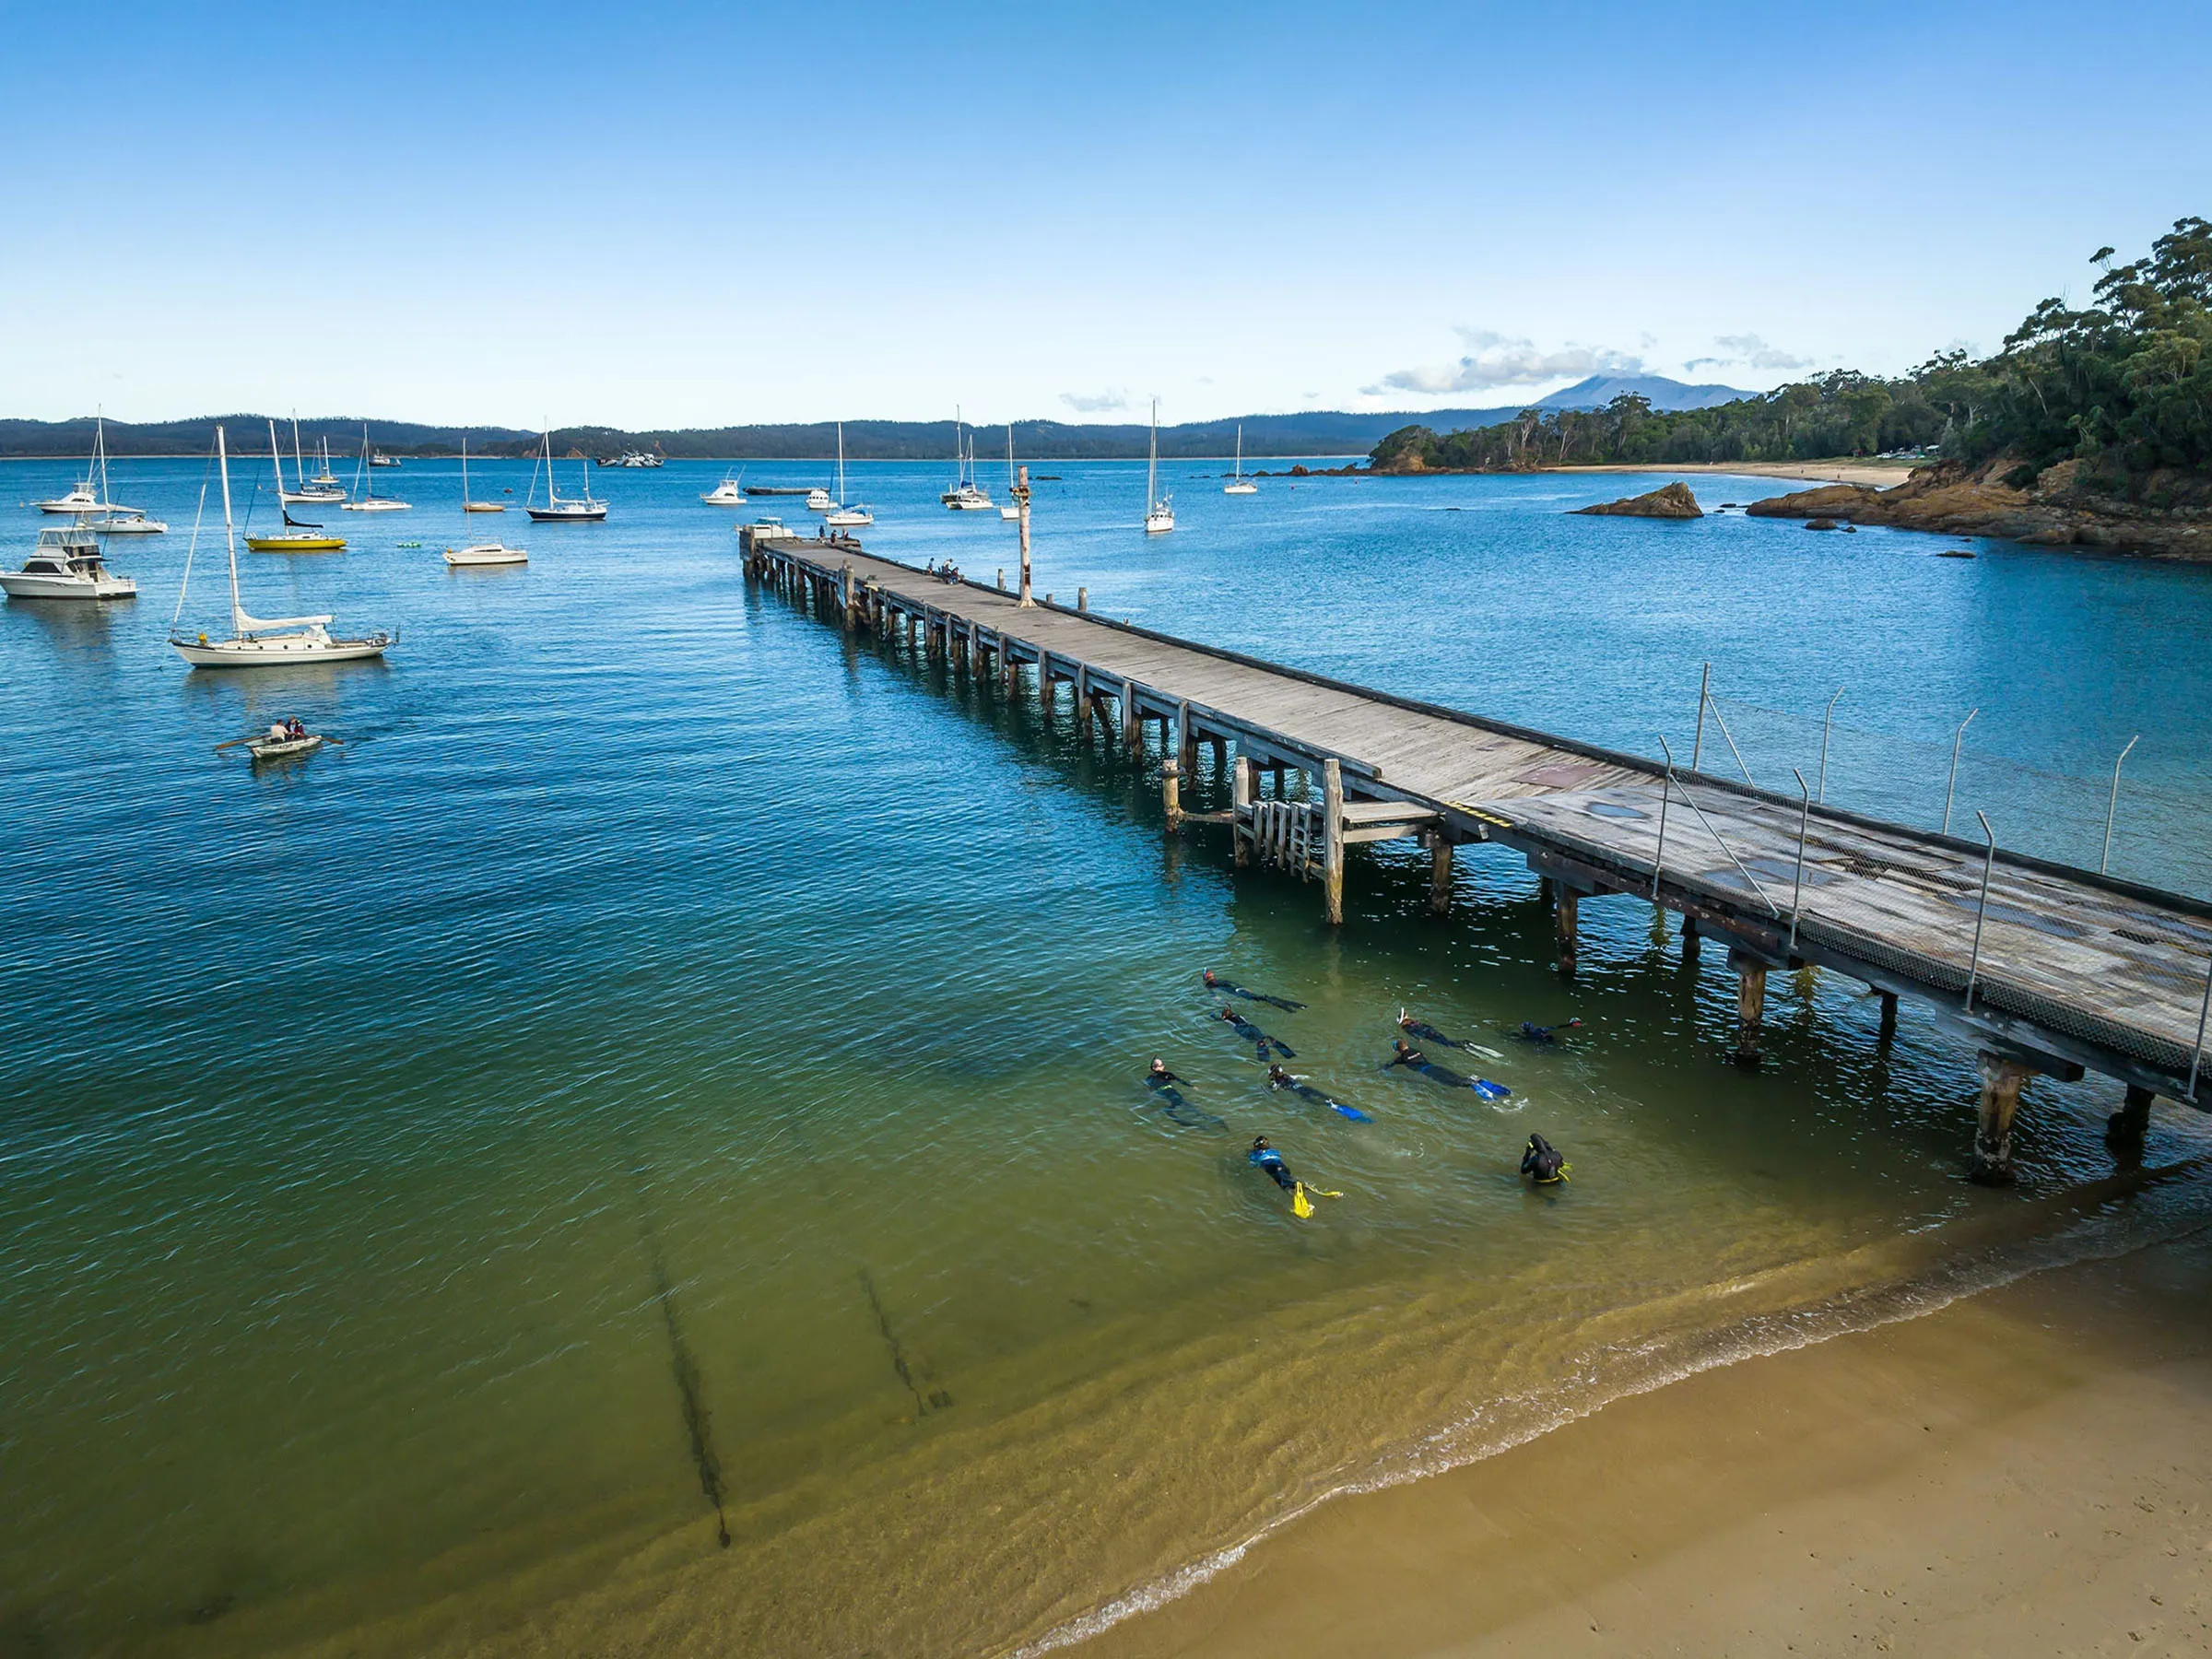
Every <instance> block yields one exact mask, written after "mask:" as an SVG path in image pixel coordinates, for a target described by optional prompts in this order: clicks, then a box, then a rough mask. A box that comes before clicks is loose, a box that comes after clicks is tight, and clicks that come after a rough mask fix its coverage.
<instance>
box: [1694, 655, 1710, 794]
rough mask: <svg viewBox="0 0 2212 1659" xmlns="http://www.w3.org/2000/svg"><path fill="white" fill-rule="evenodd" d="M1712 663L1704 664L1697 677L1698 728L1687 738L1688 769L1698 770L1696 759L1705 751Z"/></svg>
mask: <svg viewBox="0 0 2212 1659" xmlns="http://www.w3.org/2000/svg"><path fill="white" fill-rule="evenodd" d="M1711 700H1712V664H1711V663H1708V664H1706V665H1705V672H1704V673H1703V674H1701V675H1700V676H1699V677H1698V730H1697V735H1695V736H1693V737H1692V738H1691V739H1690V740H1689V770H1690V771H1693V772H1694V771H1697V770H1698V760H1699V758H1700V756H1702V755H1703V754H1704V753H1705V705H1706V703H1707V702H1709V701H1711Z"/></svg>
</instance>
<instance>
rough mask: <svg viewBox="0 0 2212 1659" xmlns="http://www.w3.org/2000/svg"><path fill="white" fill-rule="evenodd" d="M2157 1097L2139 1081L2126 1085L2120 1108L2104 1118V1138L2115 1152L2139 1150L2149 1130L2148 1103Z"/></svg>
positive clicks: (2141, 1148)
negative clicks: (2125, 1094) (2125, 1096)
mask: <svg viewBox="0 0 2212 1659" xmlns="http://www.w3.org/2000/svg"><path fill="white" fill-rule="evenodd" d="M2157 1098H2158V1097H2157V1096H2156V1095H2154V1094H2152V1093H2151V1091H2150V1090H2149V1089H2147V1088H2144V1087H2143V1086H2142V1085H2141V1084H2139V1083H2130V1084H2129V1085H2128V1086H2127V1099H2126V1100H2125V1101H2124V1102H2123V1103H2122V1105H2121V1107H2120V1110H2119V1111H2117V1112H2113V1113H2112V1116H2111V1117H2109V1118H2107V1119H2105V1120H2104V1140H2105V1144H2106V1145H2107V1146H2109V1147H2112V1149H2113V1150H2114V1151H2115V1152H2140V1151H2142V1150H2143V1136H2144V1135H2146V1134H2147V1133H2148V1132H2149V1130H2150V1103H2151V1101H2152V1100H2156V1099H2157Z"/></svg>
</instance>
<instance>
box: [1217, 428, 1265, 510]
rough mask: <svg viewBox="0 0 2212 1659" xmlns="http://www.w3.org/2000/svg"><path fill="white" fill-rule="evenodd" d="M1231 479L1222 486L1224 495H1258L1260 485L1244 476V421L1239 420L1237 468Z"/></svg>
mask: <svg viewBox="0 0 2212 1659" xmlns="http://www.w3.org/2000/svg"><path fill="white" fill-rule="evenodd" d="M1221 493H1222V494H1223V495H1258V494H1259V493H1260V487H1259V486H1258V485H1257V484H1254V483H1253V481H1252V480H1251V479H1250V478H1247V477H1245V476H1244V423H1243V422H1242V421H1241V420H1240V421H1239V422H1237V470H1236V471H1235V472H1234V473H1232V474H1230V482H1229V483H1227V484H1224V485H1222V486H1221Z"/></svg>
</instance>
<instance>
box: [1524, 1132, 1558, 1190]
mask: <svg viewBox="0 0 2212 1659" xmlns="http://www.w3.org/2000/svg"><path fill="white" fill-rule="evenodd" d="M1521 1173H1522V1174H1524V1175H1525V1176H1527V1177H1528V1178H1529V1180H1530V1181H1531V1182H1534V1183H1535V1185H1537V1186H1558V1185H1559V1183H1560V1182H1563V1181H1565V1180H1566V1179H1567V1160H1566V1159H1564V1158H1562V1157H1560V1156H1559V1148H1558V1147H1555V1146H1553V1145H1552V1144H1551V1143H1550V1142H1549V1141H1547V1140H1546V1139H1545V1138H1544V1137H1543V1136H1542V1135H1530V1136H1529V1137H1528V1149H1527V1150H1526V1151H1525V1152H1524V1153H1522V1154H1521Z"/></svg>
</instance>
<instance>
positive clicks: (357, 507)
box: [338, 421, 407, 512]
mask: <svg viewBox="0 0 2212 1659" xmlns="http://www.w3.org/2000/svg"><path fill="white" fill-rule="evenodd" d="M397 465H399V463H398V462H396V461H394V460H393V459H392V458H391V457H390V456H389V455H380V454H377V453H373V452H371V449H370V448H369V425H368V422H366V421H363V422H362V423H361V465H359V467H357V468H356V469H355V471H354V475H353V488H354V490H355V491H356V493H357V494H358V495H359V498H360V499H359V500H353V501H347V503H346V504H345V505H344V506H343V507H341V508H339V509H338V511H339V512H406V511H407V504H406V502H405V501H401V500H394V498H392V497H391V496H380V495H378V494H377V493H376V479H375V478H374V477H371V475H370V473H369V470H368V469H369V468H371V467H372V466H397ZM363 478H368V480H369V482H368V485H367V487H366V488H363V486H362V483H361V480H362V479H363Z"/></svg>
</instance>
